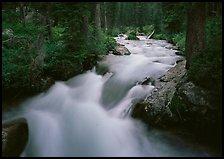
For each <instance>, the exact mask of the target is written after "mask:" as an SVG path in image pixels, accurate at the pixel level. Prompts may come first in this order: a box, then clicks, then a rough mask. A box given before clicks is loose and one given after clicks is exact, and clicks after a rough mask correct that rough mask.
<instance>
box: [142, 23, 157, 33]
mask: <svg viewBox="0 0 224 159" xmlns="http://www.w3.org/2000/svg"><path fill="white" fill-rule="evenodd" d="M154 29H155V26H154V25H145V26H143V28H142V31H143V33H145V34H146V35H148V34H150V33H152V32H153V30H154Z"/></svg>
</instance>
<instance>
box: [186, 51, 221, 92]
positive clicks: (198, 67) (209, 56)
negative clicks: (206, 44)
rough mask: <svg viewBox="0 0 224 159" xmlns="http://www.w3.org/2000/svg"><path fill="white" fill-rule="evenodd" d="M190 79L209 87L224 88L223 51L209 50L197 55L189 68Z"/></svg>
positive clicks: (214, 88) (213, 88)
mask: <svg viewBox="0 0 224 159" xmlns="http://www.w3.org/2000/svg"><path fill="white" fill-rule="evenodd" d="M188 75H189V79H190V80H192V81H193V82H194V83H196V84H197V85H199V86H202V87H204V88H207V89H212V90H216V91H218V90H220V89H221V88H222V57H221V52H219V51H214V50H213V51H212V50H207V51H206V52H204V53H203V55H202V56H200V57H195V58H194V59H193V60H192V64H191V66H190V68H189V70H188Z"/></svg>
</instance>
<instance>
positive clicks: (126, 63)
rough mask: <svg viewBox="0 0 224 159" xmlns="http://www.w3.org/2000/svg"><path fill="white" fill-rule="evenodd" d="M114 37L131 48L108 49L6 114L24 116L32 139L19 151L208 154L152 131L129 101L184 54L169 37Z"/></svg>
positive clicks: (135, 99) (38, 153) (31, 153)
mask: <svg viewBox="0 0 224 159" xmlns="http://www.w3.org/2000/svg"><path fill="white" fill-rule="evenodd" d="M124 38H125V37H123V38H121V37H116V38H115V39H116V40H117V42H119V43H121V44H124V45H125V46H126V47H127V48H128V49H129V50H130V52H131V55H127V56H115V55H113V54H109V55H107V56H106V57H105V59H104V60H103V61H101V62H100V63H102V64H104V65H107V66H108V67H109V71H108V73H106V74H105V75H98V74H97V73H96V71H95V68H94V69H92V70H89V71H87V72H86V73H84V74H81V75H78V76H76V77H74V78H71V79H70V80H68V81H66V82H60V81H58V82H56V83H55V84H54V85H53V86H52V87H51V88H50V89H49V90H48V91H47V92H45V93H41V94H40V95H38V96H35V97H33V98H31V99H29V100H27V101H25V102H24V103H23V104H22V105H21V107H20V110H16V112H17V113H15V112H9V113H8V114H7V113H6V114H4V115H5V116H4V117H5V118H6V119H9V118H13V117H14V118H16V117H25V118H26V119H27V121H28V126H29V140H28V144H27V146H26V148H25V150H24V151H23V153H22V154H21V156H24V157H26V156H29V157H30V156H36V157H42V156H52V157H57V156H62V157H66V156H76V157H78V156H87V157H89V156H96V157H100V156H207V155H208V154H207V153H205V152H199V151H196V150H193V149H191V148H190V147H189V145H187V144H184V143H183V142H182V141H181V140H180V139H178V138H175V137H174V136H171V135H168V134H163V133H161V132H159V131H156V130H151V131H148V130H147V129H146V128H145V126H144V124H143V123H141V122H140V121H137V120H135V119H132V118H131V117H129V115H128V111H129V109H130V108H131V106H132V105H133V104H134V103H136V102H138V101H140V100H141V99H144V98H145V97H146V96H147V95H149V94H150V93H151V91H152V89H153V88H154V86H152V85H151V83H149V85H138V84H136V83H137V82H139V81H141V80H143V79H144V78H145V77H153V78H158V77H160V76H162V75H164V74H165V73H166V71H168V69H170V68H171V67H174V66H175V61H177V60H179V59H181V58H182V57H181V56H177V55H175V50H169V49H166V48H165V46H170V45H171V44H168V43H167V42H166V41H163V40H153V39H146V38H145V37H144V36H141V37H139V38H140V40H139V41H134V40H124Z"/></svg>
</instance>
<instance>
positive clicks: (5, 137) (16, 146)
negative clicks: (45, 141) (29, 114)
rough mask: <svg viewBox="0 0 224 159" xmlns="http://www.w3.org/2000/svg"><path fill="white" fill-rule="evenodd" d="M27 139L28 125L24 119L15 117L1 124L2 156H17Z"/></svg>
mask: <svg viewBox="0 0 224 159" xmlns="http://www.w3.org/2000/svg"><path fill="white" fill-rule="evenodd" d="M27 141H28V125H27V122H26V120H25V119H23V118H22V119H17V120H14V121H10V122H7V123H4V124H3V125H2V156H3V157H18V156H20V154H21V153H22V151H23V150H24V148H25V146H26V144H27Z"/></svg>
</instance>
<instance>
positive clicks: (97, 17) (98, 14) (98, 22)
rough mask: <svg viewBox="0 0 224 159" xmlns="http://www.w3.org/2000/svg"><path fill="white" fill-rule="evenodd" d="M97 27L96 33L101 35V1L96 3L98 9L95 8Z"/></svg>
mask: <svg viewBox="0 0 224 159" xmlns="http://www.w3.org/2000/svg"><path fill="white" fill-rule="evenodd" d="M95 27H96V35H97V36H100V34H101V20H100V3H97V4H96V9H95Z"/></svg>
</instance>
